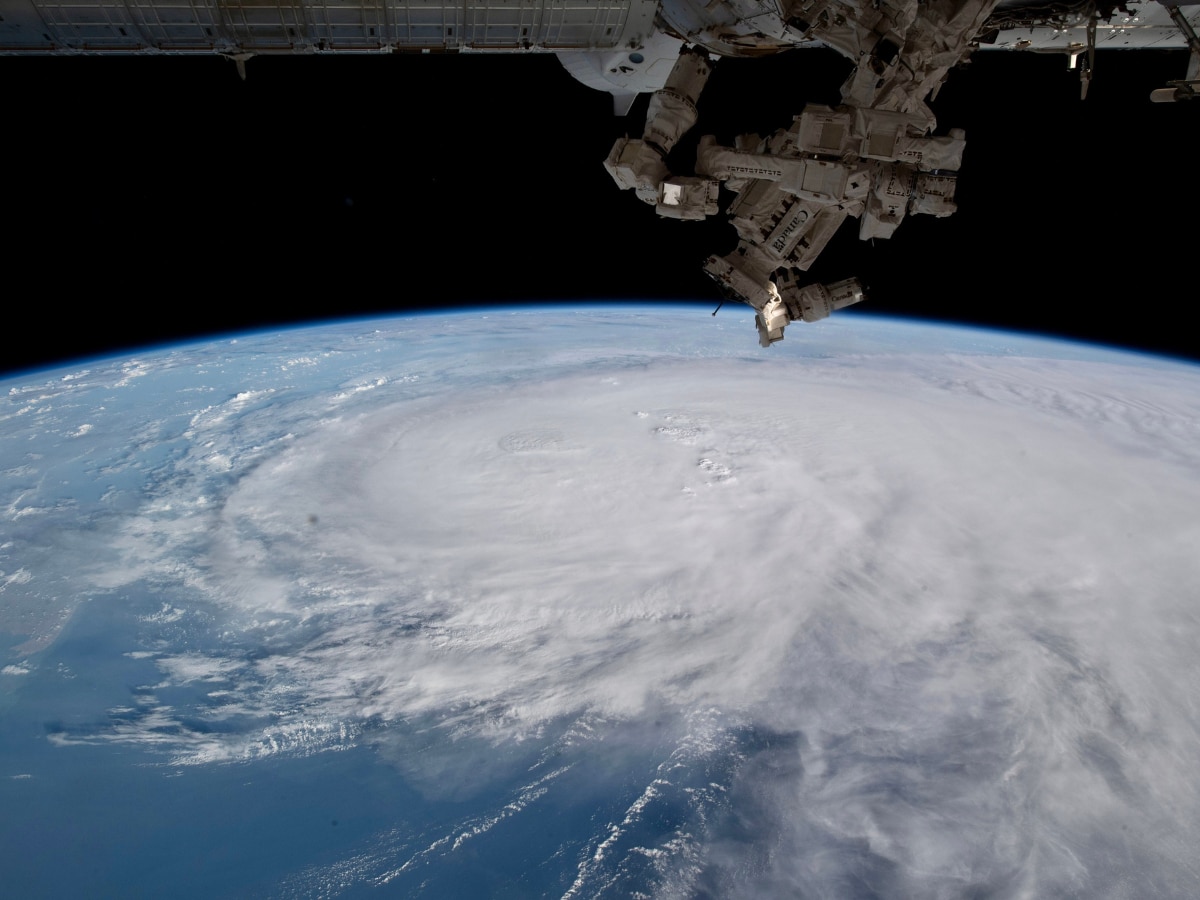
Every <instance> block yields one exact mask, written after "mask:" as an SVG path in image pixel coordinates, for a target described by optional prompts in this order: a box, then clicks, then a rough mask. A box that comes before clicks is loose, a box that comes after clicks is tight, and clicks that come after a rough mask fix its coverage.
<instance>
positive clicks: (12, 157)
mask: <svg viewBox="0 0 1200 900" xmlns="http://www.w3.org/2000/svg"><path fill="white" fill-rule="evenodd" d="M1186 62H1187V57H1186V54H1185V53H1184V52H1183V51H1101V52H1100V53H1099V54H1098V58H1097V66H1096V77H1095V80H1094V81H1093V84H1092V88H1091V91H1090V95H1089V97H1088V99H1087V100H1086V101H1083V102H1080V100H1079V97H1078V95H1079V86H1078V80H1077V78H1076V76H1075V74H1074V73H1072V72H1069V71H1068V70H1067V67H1066V60H1065V58H1064V57H1060V56H1041V55H1032V54H1019V53H1004V52H980V53H977V54H976V55H975V57H974V59H973V61H972V62H971V63H970V64H969V65H967V66H964V67H961V68H959V69H957V70H955V71H954V72H952V73H951V75H950V78H949V79H948V81H947V83H946V84H945V85H944V86H943V87H942V90H941V92H940V94H939V96H938V97H937V99H936V101H935V102H934V103H933V106H934V110H935V112H936V113H937V115H938V117H939V131H945V130H946V129H948V128H951V127H962V128H964V129H966V132H967V139H968V141H967V151H966V155H965V159H964V164H963V169H962V172H961V175H960V179H959V187H958V196H957V200H958V204H959V212H958V213H957V214H956V215H955V216H954V217H951V218H947V219H930V218H926V217H914V218H910V219H909V220H908V221H907V222H906V223H905V224H904V225H903V226H902V227H901V228H900V229H899V231H898V232H897V234H896V236H895V237H894V238H893V239H892V240H891V241H878V242H876V243H875V244H874V245H870V244H865V243H861V242H859V241H858V240H857V238H856V236H855V231H854V229H855V228H856V224H857V223H850V224H848V225H847V226H846V227H845V229H844V230H843V232H841V233H839V235H838V236H837V238H835V240H834V242H833V244H832V245H831V247H830V248H829V250H828V251H827V252H826V254H825V255H824V256H823V257H822V258H821V260H820V261H819V262H818V263H817V265H816V266H815V267H814V269H813V271H812V273H811V274H812V275H813V276H814V277H815V278H817V279H820V280H833V279H836V278H841V277H845V276H847V275H858V276H859V277H861V278H862V279H863V280H864V282H866V283H867V284H868V285H869V288H870V291H871V294H870V303H869V309H870V310H871V311H874V312H878V313H887V314H897V315H905V316H917V317H930V318H939V319H950V320H956V321H962V322H970V323H978V324H985V325H996V326H1002V327H1009V328H1019V329H1024V330H1033V331H1039V332H1048V333H1053V334H1060V335H1065V336H1072V337H1079V338H1085V339H1093V340H1100V341H1105V342H1109V343H1114V344H1122V345H1125V346H1129V347H1134V348H1140V349H1149V350H1159V351H1166V352H1169V353H1175V354H1179V355H1184V356H1189V357H1192V358H1197V359H1200V338H1198V337H1197V336H1196V334H1195V333H1194V332H1193V331H1192V329H1191V328H1190V327H1189V325H1188V313H1189V312H1190V309H1189V307H1190V305H1191V304H1190V303H1189V302H1188V301H1190V300H1194V298H1195V296H1196V288H1195V274H1194V272H1195V269H1194V266H1193V265H1192V261H1193V257H1192V254H1193V253H1194V252H1195V251H1194V246H1193V245H1194V238H1193V234H1194V218H1195V211H1196V209H1197V206H1198V200H1200V187H1198V184H1200V182H1198V180H1197V178H1196V177H1195V172H1194V159H1195V152H1196V143H1197V142H1196V138H1197V136H1198V135H1200V104H1190V105H1189V104H1178V105H1170V106H1168V105H1154V104H1151V103H1149V102H1148V99H1147V97H1148V94H1149V93H1150V91H1151V90H1153V89H1154V88H1156V87H1160V86H1162V85H1163V84H1164V83H1165V82H1166V81H1167V80H1168V79H1173V78H1180V77H1182V76H1183V72H1184V70H1185V68H1186ZM847 71H848V67H847V64H846V63H845V62H844V61H843V60H842V59H841V58H840V57H838V56H837V55H836V54H833V53H832V52H829V51H821V50H815V51H796V52H792V53H789V54H783V55H781V56H778V57H775V58H772V59H765V60H722V61H720V62H719V63H718V64H717V66H716V69H715V72H714V75H713V77H712V79H711V81H710V82H709V87H708V89H707V91H706V93H705V94H704V96H703V97H702V100H701V121H700V124H699V126H698V127H697V129H696V131H695V136H698V135H699V134H701V133H715V134H716V135H718V137H719V138H720V139H721V140H722V141H726V142H728V141H731V140H732V138H733V136H734V135H735V134H737V133H739V132H742V131H760V132H768V131H771V130H773V129H774V128H778V127H782V126H786V125H787V124H788V123H789V122H790V120H791V117H792V116H793V115H794V114H796V113H798V112H799V111H800V110H801V109H802V108H803V106H804V104H805V103H806V102H809V101H814V102H826V103H836V102H837V98H838V88H839V86H840V84H841V81H842V79H843V78H844V76H845V75H846V73H847ZM248 73H249V78H248V80H247V81H246V82H245V83H243V82H242V81H240V80H239V79H238V77H237V74H236V72H235V69H234V66H233V65H232V64H231V63H229V62H227V61H225V60H222V59H218V58H199V59H184V58H167V57H161V58H145V59H142V58H108V59H101V58H4V59H0V78H2V79H3V83H4V84H5V85H6V86H7V88H8V91H7V97H6V104H5V107H6V108H5V113H4V120H5V122H6V128H5V131H6V136H7V138H8V139H7V140H6V141H5V154H4V160H5V162H6V165H5V167H4V168H5V173H6V186H5V190H4V195H3V197H4V206H5V213H6V216H5V218H6V220H7V225H8V227H7V228H6V229H5V237H4V251H5V252H4V259H5V265H6V273H5V278H4V282H3V284H4V296H5V299H6V302H5V304H4V306H5V310H6V313H7V316H6V320H7V327H6V331H7V333H8V338H9V339H8V341H7V343H6V346H7V347H8V349H9V352H8V354H7V356H6V358H5V359H4V362H3V364H2V365H0V368H2V369H6V370H12V369H19V368H25V367H28V366H33V365H39V364H43V363H46V362H50V361H54V360H65V359H67V358H70V357H74V356H77V355H81V354H88V355H90V354H96V353H103V352H109V351H114V350H120V349H124V348H130V347H136V346H139V345H142V344H144V343H147V342H163V341H170V340H174V339H176V338H180V337H186V336H197V335H204V334H209V333H218V332H228V331H237V330H242V329H247V328H253V327H260V326H275V325H283V324H287V323H292V322H297V321H306V320H312V319H329V318H343V317H347V316H355V315H361V314H374V313H387V312H391V311H399V310H410V309H450V308H455V307H460V306H464V305H490V304H501V303H512V302H522V301H592V300H599V301H607V300H614V299H615V300H647V299H649V300H656V299H664V300H697V299H699V300H703V301H712V302H713V303H714V305H715V303H716V301H717V299H718V297H717V294H716V291H715V289H714V287H713V286H712V285H711V284H710V283H709V282H708V281H707V279H706V278H705V277H704V276H703V275H702V274H701V273H700V264H701V262H702V261H703V259H704V258H705V257H706V256H707V255H708V254H709V253H711V252H726V251H728V250H729V249H731V248H732V247H733V245H734V243H735V238H734V235H733V232H732V229H731V228H729V226H728V225H727V224H726V223H725V222H724V221H723V220H714V221H709V222H706V223H680V222H671V221H664V220H660V219H658V218H657V217H656V216H655V215H654V212H653V210H652V209H651V208H649V207H645V206H643V205H642V204H640V203H638V202H637V201H636V199H635V198H634V197H633V196H632V195H631V194H628V193H621V192H620V191H618V190H617V189H616V187H615V185H613V184H612V182H611V181H610V180H609V178H608V176H607V174H606V173H605V171H604V169H603V167H602V165H601V162H602V161H603V159H604V157H605V156H606V154H607V152H608V149H609V147H610V146H611V144H612V142H613V140H614V139H615V138H616V137H618V136H619V135H621V134H622V133H625V132H626V131H628V132H630V133H632V134H640V131H641V123H642V116H643V114H644V111H645V108H646V100H645V98H642V99H640V100H639V102H638V103H637V104H635V106H634V108H633V110H632V112H631V115H630V116H629V117H628V119H618V118H614V117H613V116H612V114H611V104H610V100H609V98H608V96H607V95H605V94H601V93H598V92H594V91H591V90H589V89H588V88H585V87H583V86H582V85H579V84H578V83H576V82H575V81H574V80H573V79H572V78H571V77H570V76H569V75H568V74H567V73H566V71H565V70H563V69H562V67H561V66H560V65H559V63H558V61H557V59H556V58H555V57H553V56H549V55H527V56H500V55H486V56H485V55H461V56H411V55H394V56H388V57H337V58H334V57H295V58H292V57H278V58H263V57H260V58H256V59H253V60H251V61H250V63H249V64H248ZM684 155H686V153H685V154H684ZM727 199H728V196H726V200H727ZM864 306H865V305H864ZM705 314H707V313H705Z"/></svg>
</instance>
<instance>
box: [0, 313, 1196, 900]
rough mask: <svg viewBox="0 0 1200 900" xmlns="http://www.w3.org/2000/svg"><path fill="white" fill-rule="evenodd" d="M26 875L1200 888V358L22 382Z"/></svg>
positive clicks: (78, 374)
mask: <svg viewBox="0 0 1200 900" xmlns="http://www.w3.org/2000/svg"><path fill="white" fill-rule="evenodd" d="M0 396H2V397H3V403H2V404H0V516H2V518H0V672H2V674H0V809H2V810H3V815H0V885H3V892H4V894H5V896H9V897H14V898H17V897H20V898H34V897H84V896H90V897H134V896H141V897H163V896H173V897H204V898H213V897H287V898H293V897H294V898H317V897H321V898H329V897H422V898H447V897H488V896H494V897H557V898H564V900H567V898H588V897H722V898H724V897H730V898H763V897H788V898H968V897H969V898H982V897H988V898H1033V897H1079V898H1160V897H1173V898H1183V897H1196V896H1200V854H1198V853H1197V848H1198V847H1200V777H1197V773H1200V700H1198V698H1200V368H1197V367H1196V366H1194V365H1190V364H1185V363H1183V362H1179V361H1173V360H1168V359H1162V358H1155V357H1150V356H1144V355H1134V354H1130V353H1124V352H1118V351H1115V350H1109V349H1104V348H1099V347H1092V346H1085V345H1081V344H1071V343H1063V342H1055V341H1050V340H1045V339H1040V338H1036V337H1027V336H1018V335H1014V334H1008V333H1000V332H989V331H981V330H970V329H966V328H960V327H947V326H938V325H931V324H921V323H913V322H902V321H895V320H889V319H881V318H872V317H869V316H862V315H849V316H845V317H843V318H842V319H841V320H838V319H836V318H835V319H834V320H830V321H826V322H822V323H818V324H816V325H811V326H805V327H803V328H801V327H800V326H795V327H793V328H792V329H791V330H789V332H788V336H787V340H786V341H784V342H783V343H782V344H779V345H776V346H774V347H771V348H770V349H769V350H766V351H764V350H761V349H760V348H759V347H758V346H757V343H756V341H755V335H754V328H753V325H752V323H751V320H750V319H749V317H748V315H747V314H746V313H745V311H731V310H724V311H722V312H721V314H720V315H718V316H717V317H715V318H713V317H711V316H709V315H708V310H707V309H704V310H700V309H699V308H696V307H691V306H678V305H673V306H665V305H660V306H616V307H594V308H583V309H578V308H576V309H566V308H561V307H554V306H545V307H537V308H528V307H526V308H513V309H504V310H496V309H492V310H475V311H469V312H467V313H458V314H453V315H424V316H402V317H396V318H389V319H381V320H374V321H351V322H344V323H337V324H326V325H323V326H320V327H310V328H297V329H291V330H284V331H277V332H271V333H257V334H246V335H238V336H236V337H223V338H220V339H212V340H208V341H206V342H201V343H194V344H188V345H178V346H170V347H164V348H156V349H148V350H146V351H145V352H139V353H136V354H134V355H130V356H128V357H125V358H112V359H97V360H88V361H86V362H79V363H75V364H72V365H69V366H66V367H62V368H56V369H53V370H43V371H37V372H32V373H25V374H22V375H19V376H17V377H10V378H8V379H6V380H4V381H3V382H2V383H0Z"/></svg>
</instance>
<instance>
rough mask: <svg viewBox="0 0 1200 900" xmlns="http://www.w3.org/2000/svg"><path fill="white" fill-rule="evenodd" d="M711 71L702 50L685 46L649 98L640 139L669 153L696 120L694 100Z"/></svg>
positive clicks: (664, 152) (702, 88)
mask: <svg viewBox="0 0 1200 900" xmlns="http://www.w3.org/2000/svg"><path fill="white" fill-rule="evenodd" d="M711 73H712V63H710V62H709V61H708V57H707V56H706V55H705V54H704V52H703V51H701V50H696V49H694V48H692V49H689V48H684V49H683V50H682V51H681V52H680V54H679V59H678V60H676V62H675V66H674V68H672V69H671V74H670V75H669V76H668V77H667V83H666V84H665V85H664V86H663V88H662V90H659V91H655V93H654V95H653V96H652V97H651V98H650V105H649V107H648V108H647V109H646V127H645V130H644V131H643V132H642V140H644V141H645V142H646V143H647V144H651V145H653V146H655V147H657V148H658V149H659V150H660V151H661V152H662V154H663V155H664V156H666V155H667V154H668V153H670V152H671V150H672V148H673V147H674V146H675V144H676V142H677V141H678V140H679V139H680V138H681V137H683V135H685V134H687V132H688V130H689V129H690V128H691V127H692V126H693V125H695V124H696V116H697V113H696V100H697V99H699V97H700V92H701V91H702V90H704V85H705V83H706V82H707V81H708V76H709V75H710V74H711Z"/></svg>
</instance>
